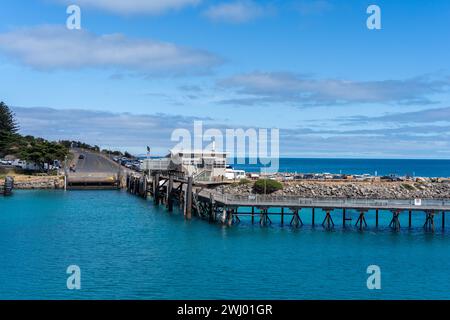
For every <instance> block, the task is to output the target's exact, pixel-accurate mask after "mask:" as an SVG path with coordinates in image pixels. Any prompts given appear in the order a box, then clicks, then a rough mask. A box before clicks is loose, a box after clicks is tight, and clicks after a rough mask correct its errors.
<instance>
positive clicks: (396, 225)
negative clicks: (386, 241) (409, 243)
mask: <svg viewBox="0 0 450 320" xmlns="http://www.w3.org/2000/svg"><path fill="white" fill-rule="evenodd" d="M400 212H401V211H400V210H396V211H392V220H391V223H390V224H389V226H390V227H391V228H392V229H394V230H396V231H400V227H401V226H400V220H399V217H400Z"/></svg>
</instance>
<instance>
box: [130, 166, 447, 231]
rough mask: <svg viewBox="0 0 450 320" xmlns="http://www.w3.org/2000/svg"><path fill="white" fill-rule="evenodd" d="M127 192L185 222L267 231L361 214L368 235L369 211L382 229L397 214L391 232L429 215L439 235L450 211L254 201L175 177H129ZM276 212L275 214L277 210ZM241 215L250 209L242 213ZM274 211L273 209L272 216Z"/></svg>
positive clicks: (385, 202) (442, 204) (412, 202)
mask: <svg viewBox="0 0 450 320" xmlns="http://www.w3.org/2000/svg"><path fill="white" fill-rule="evenodd" d="M126 185H127V190H128V192H130V193H132V194H135V195H138V196H141V197H144V198H147V196H151V197H152V198H153V201H154V204H155V205H157V206H158V205H161V204H165V205H166V207H167V209H168V211H169V212H171V211H173V207H174V203H177V204H178V205H179V207H180V210H182V212H183V214H184V216H185V218H186V219H191V218H192V216H193V215H196V216H198V217H199V218H202V219H205V220H208V221H209V222H211V223H221V224H224V225H228V226H232V225H234V224H239V223H240V222H241V220H240V218H239V216H244V215H246V216H249V215H251V222H252V223H255V218H256V217H259V224H260V225H261V226H267V225H270V224H272V220H271V218H270V217H271V216H279V217H280V222H281V225H283V224H284V223H285V217H286V216H289V217H290V218H291V219H290V223H289V224H290V225H291V226H293V227H301V226H303V221H302V219H301V213H302V212H303V209H311V215H312V216H311V218H312V219H311V224H312V226H315V225H316V209H319V210H322V211H323V212H324V213H325V218H324V220H323V222H322V226H323V227H324V228H327V229H332V228H334V227H335V223H334V221H333V216H336V215H338V214H339V215H340V218H341V219H342V226H343V227H344V228H345V227H346V225H347V224H353V222H352V218H351V217H350V216H348V215H347V212H348V211H351V210H353V211H357V212H358V219H357V220H356V223H355V224H354V226H356V227H358V228H359V229H360V230H363V229H365V228H367V227H368V225H367V222H366V219H365V216H366V214H368V213H369V211H375V227H378V226H379V222H380V221H379V215H380V212H381V211H382V212H383V214H386V212H387V214H389V212H390V214H392V217H391V220H390V221H391V222H390V224H389V227H391V228H392V229H393V230H396V231H399V230H400V228H401V225H400V214H401V213H403V212H407V213H408V215H409V219H408V227H409V228H411V227H412V223H413V222H412V221H413V219H412V215H413V213H414V214H416V215H418V214H420V213H425V220H424V224H423V228H424V229H425V230H428V231H433V232H434V230H435V216H437V215H440V216H441V219H442V222H441V227H442V229H443V230H445V222H446V221H445V214H446V212H448V211H450V199H441V200H439V199H405V200H397V199H340V198H301V197H296V196H283V197H276V196H267V195H249V196H239V195H230V194H221V193H218V192H215V191H214V190H212V189H208V187H210V186H208V185H207V184H206V185H202V184H197V183H194V181H193V179H192V178H191V177H190V178H188V179H183V178H179V177H176V176H175V175H172V174H170V173H169V174H168V175H162V174H160V173H156V174H154V175H151V176H150V177H148V176H142V175H138V176H130V175H128V176H127V183H126ZM274 208H276V210H274ZM239 209H251V210H250V212H248V210H239ZM269 209H272V210H271V211H270V212H269Z"/></svg>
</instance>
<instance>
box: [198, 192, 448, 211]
mask: <svg viewBox="0 0 450 320" xmlns="http://www.w3.org/2000/svg"><path fill="white" fill-rule="evenodd" d="M204 193H208V195H205V196H207V197H209V196H210V195H212V196H213V197H214V199H215V200H216V201H220V202H223V203H225V204H256V205H258V204H271V205H272V204H283V205H284V206H289V205H293V206H296V205H313V206H324V207H326V206H333V207H339V206H367V207H380V208H382V207H393V206H413V207H427V206H436V207H450V199H423V200H421V201H420V202H416V200H415V199H348V198H318V199H314V198H301V197H297V196H264V195H249V196H240V195H230V194H221V193H216V192H211V191H208V190H205V191H204Z"/></svg>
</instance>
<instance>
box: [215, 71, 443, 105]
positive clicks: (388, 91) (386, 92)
mask: <svg viewBox="0 0 450 320" xmlns="http://www.w3.org/2000/svg"><path fill="white" fill-rule="evenodd" d="M219 86H220V87H222V88H226V89H231V90H234V91H235V92H236V94H237V97H236V98H235V99H230V100H224V101H222V103H226V104H243V105H257V104H264V103H274V102H280V103H293V104H296V105H300V106H330V105H347V104H364V103H396V104H405V105H411V104H422V105H424V104H431V103H433V101H432V100H431V99H430V98H429V96H431V95H433V94H437V93H443V92H446V91H448V90H449V88H450V81H449V79H434V78H431V77H426V76H423V77H416V78H411V79H406V80H385V81H349V80H341V79H314V78H311V77H306V76H302V75H298V74H294V73H289V72H284V73H283V72H278V73H277V72H274V73H263V72H253V73H247V74H239V75H235V76H232V77H229V78H227V79H223V80H221V81H219Z"/></svg>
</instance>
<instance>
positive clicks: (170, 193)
mask: <svg viewBox="0 0 450 320" xmlns="http://www.w3.org/2000/svg"><path fill="white" fill-rule="evenodd" d="M167 209H168V210H169V212H172V211H173V175H171V174H169V184H168V185H167Z"/></svg>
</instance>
